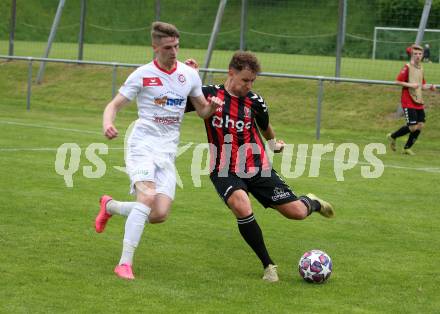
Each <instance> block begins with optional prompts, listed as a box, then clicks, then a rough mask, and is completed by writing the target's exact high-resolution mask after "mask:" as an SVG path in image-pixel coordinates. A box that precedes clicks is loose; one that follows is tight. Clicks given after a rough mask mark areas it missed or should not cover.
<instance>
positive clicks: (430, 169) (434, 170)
mask: <svg viewBox="0 0 440 314" xmlns="http://www.w3.org/2000/svg"><path fill="white" fill-rule="evenodd" d="M0 123H3V124H9V125H18V126H27V127H36V128H43V129H51V130H59V131H69V132H77V133H86V134H99V135H102V133H101V132H96V131H89V130H80V129H70V128H58V127H52V126H46V125H41V124H30V123H20V122H13V121H5V120H0ZM180 143H181V144H185V143H186V142H180ZM194 144H200V143H194ZM57 149H58V148H52V147H28V148H26V147H25V148H0V152H20V151H56V150H57ZM81 149H85V148H81ZM123 149H124V148H123V147H114V148H110V147H109V150H123ZM307 158H311V156H307ZM322 159H323V160H326V161H334V159H333V158H325V157H323V158H322ZM338 161H339V160H338ZM358 164H360V165H367V166H368V165H371V164H370V163H367V162H363V161H359V162H358ZM384 166H385V168H392V169H403V170H415V171H424V172H430V173H440V168H436V167H421V168H416V167H406V166H398V165H386V164H384Z"/></svg>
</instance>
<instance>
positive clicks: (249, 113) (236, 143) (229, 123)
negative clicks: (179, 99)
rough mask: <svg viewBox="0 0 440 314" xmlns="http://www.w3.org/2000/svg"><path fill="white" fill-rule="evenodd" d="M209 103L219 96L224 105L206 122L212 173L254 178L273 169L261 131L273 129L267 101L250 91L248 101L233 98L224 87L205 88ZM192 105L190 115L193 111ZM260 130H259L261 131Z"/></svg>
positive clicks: (189, 105)
mask: <svg viewBox="0 0 440 314" xmlns="http://www.w3.org/2000/svg"><path fill="white" fill-rule="evenodd" d="M202 90H203V93H204V95H205V97H206V98H207V99H209V98H211V97H214V96H217V97H219V98H220V99H223V101H224V104H223V106H221V107H218V108H217V110H216V112H215V113H214V114H213V115H212V116H211V117H209V118H207V119H205V128H206V134H207V136H208V142H209V143H210V158H211V159H210V165H211V168H210V169H211V172H212V171H215V172H220V171H227V170H229V171H230V172H232V173H236V174H243V173H245V174H248V175H249V174H251V173H255V172H259V171H261V170H267V169H270V168H271V165H270V161H269V158H268V156H267V153H266V151H265V147H264V142H263V140H262V138H261V135H260V132H259V130H258V129H260V130H262V131H265V130H267V128H268V126H269V113H268V109H267V106H266V103H265V101H264V99H263V98H262V97H261V96H260V95H258V94H255V93H254V92H252V91H250V92H249V93H248V94H247V95H246V96H245V97H236V96H232V95H230V94H229V93H228V92H227V91H226V90H225V87H224V85H208V86H203V87H202ZM191 106H192V104H190V103H188V105H187V111H193V110H194V108H191ZM257 126H258V127H257Z"/></svg>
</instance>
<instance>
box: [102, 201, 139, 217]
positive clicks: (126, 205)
mask: <svg viewBox="0 0 440 314" xmlns="http://www.w3.org/2000/svg"><path fill="white" fill-rule="evenodd" d="M134 205H136V202H118V201H115V200H111V201H108V202H107V206H106V208H105V209H106V210H107V213H109V214H110V215H121V216H125V217H128V215H129V214H130V212H131V210H132V209H133V207H134Z"/></svg>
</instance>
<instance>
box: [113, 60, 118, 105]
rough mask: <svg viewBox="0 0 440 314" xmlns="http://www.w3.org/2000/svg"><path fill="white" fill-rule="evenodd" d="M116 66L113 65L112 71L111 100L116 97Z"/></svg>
mask: <svg viewBox="0 0 440 314" xmlns="http://www.w3.org/2000/svg"><path fill="white" fill-rule="evenodd" d="M117 71H118V65H117V64H116V63H113V71H112V99H113V98H115V96H116V80H117V76H118V72H117Z"/></svg>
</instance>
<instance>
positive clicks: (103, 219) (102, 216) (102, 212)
mask: <svg viewBox="0 0 440 314" xmlns="http://www.w3.org/2000/svg"><path fill="white" fill-rule="evenodd" d="M111 200H112V197H111V196H109V195H103V196H101V198H100V199H99V205H100V209H99V213H98V216H96V219H95V230H96V232H98V233H101V232H103V231H104V229H105V226H106V225H107V221H108V220H109V219H110V218H111V217H112V215H110V214H109V213H107V210H106V209H105V208H106V206H107V203H108V202H109V201H111Z"/></svg>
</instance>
